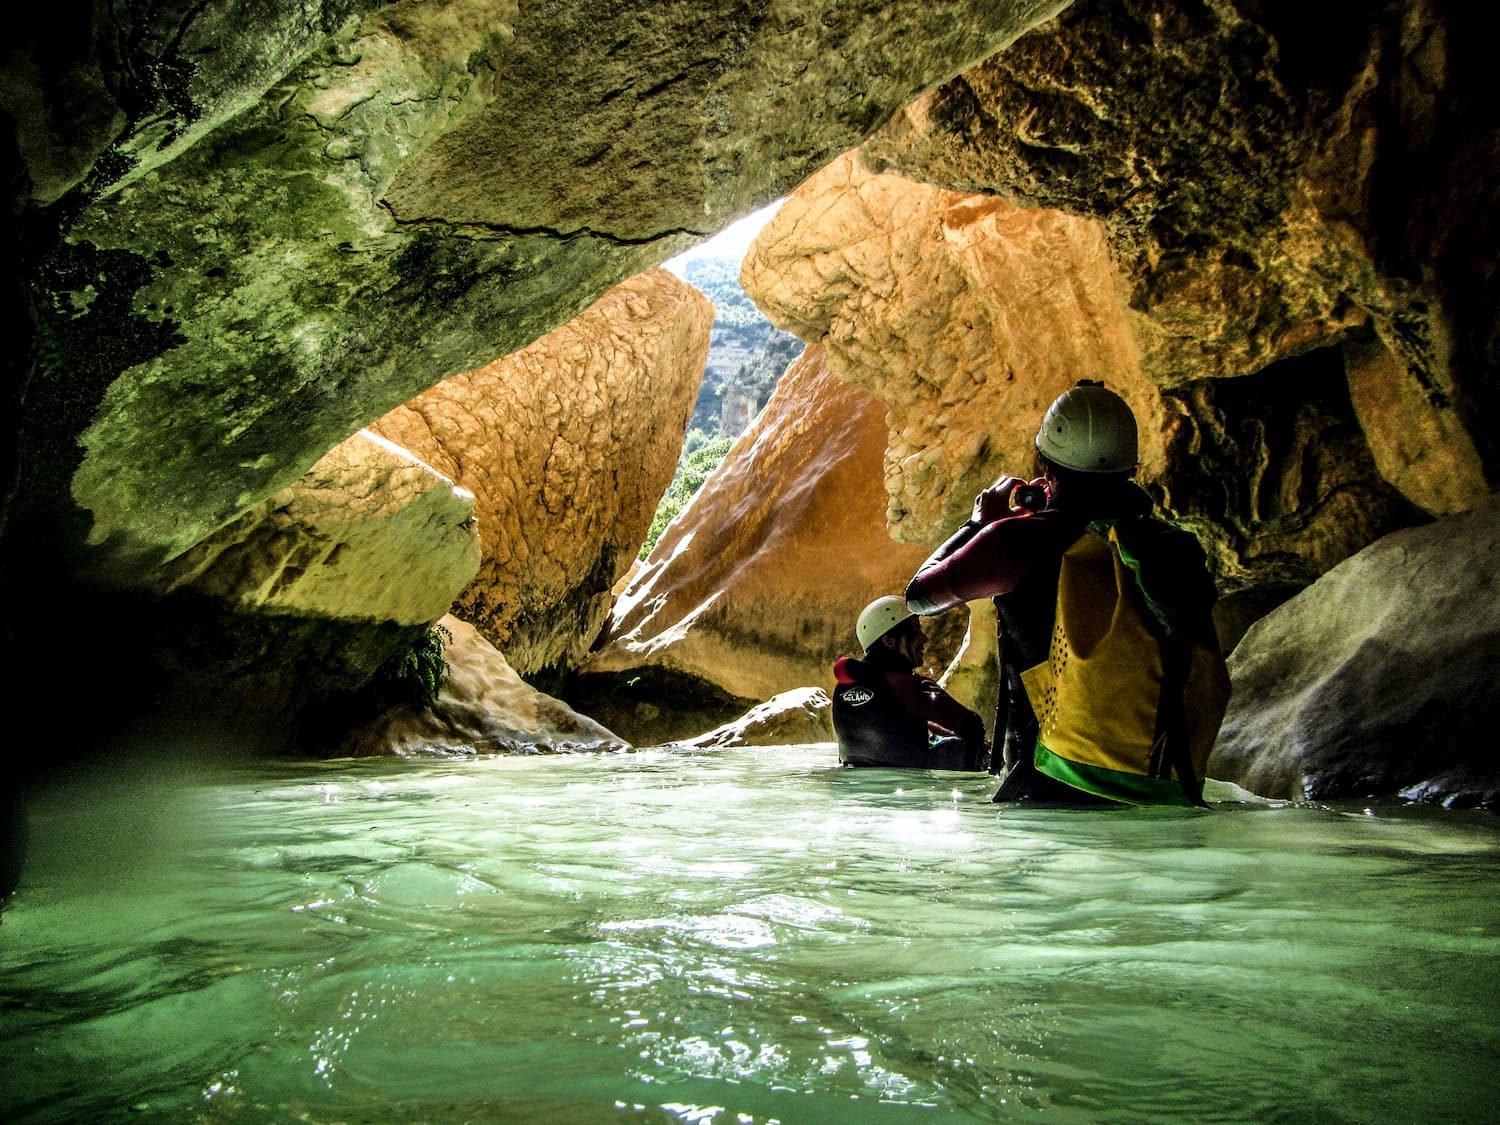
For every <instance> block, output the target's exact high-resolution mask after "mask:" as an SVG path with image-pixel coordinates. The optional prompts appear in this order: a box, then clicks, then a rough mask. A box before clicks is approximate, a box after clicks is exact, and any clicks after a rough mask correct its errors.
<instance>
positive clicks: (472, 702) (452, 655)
mask: <svg viewBox="0 0 1500 1125" xmlns="http://www.w3.org/2000/svg"><path fill="white" fill-rule="evenodd" d="M439 624H440V625H441V626H442V627H443V628H445V629H447V630H448V631H449V633H450V634H451V635H452V638H453V639H452V640H451V641H450V642H448V643H447V644H446V645H444V650H443V655H444V657H445V658H446V659H447V661H448V678H447V680H446V681H445V682H444V684H443V686H442V688H441V689H440V690H439V692H438V696H437V699H436V700H434V701H433V702H432V703H431V704H430V705H428V706H426V707H417V706H414V705H411V704H402V705H401V706H399V707H396V708H393V709H392V710H390V711H387V712H386V713H385V714H383V715H381V716H380V717H379V718H378V719H375V720H373V721H371V722H369V723H367V724H365V725H364V726H362V727H360V728H358V729H356V730H355V731H354V732H353V733H351V734H350V735H349V736H348V737H347V738H346V739H345V740H344V742H343V744H342V746H341V747H340V752H341V753H343V754H349V755H369V754H430V753H449V754H452V753H480V754H516V753H520V754H542V753H559V752H563V751H570V750H624V749H627V748H628V746H629V744H628V743H626V742H625V741H624V740H623V739H621V738H620V737H618V736H617V735H615V734H614V733H612V732H611V731H609V730H606V729H605V728H604V727H602V726H600V725H599V724H598V723H596V722H594V721H593V720H592V719H590V718H587V717H586V716H583V715H580V714H578V713H577V712H576V711H574V710H573V709H572V708H570V707H569V706H568V705H567V704H565V703H563V702H562V701H561V700H557V699H553V698H552V697H551V696H550V695H546V694H544V693H542V692H539V691H537V690H536V689H535V688H533V687H531V686H530V685H529V684H527V683H526V682H525V681H524V680H522V679H521V677H520V676H518V675H517V674H516V672H515V669H513V668H512V667H511V666H510V665H509V664H508V663H507V662H506V660H505V657H504V656H502V655H501V654H500V652H499V651H497V650H496V649H495V647H494V646H493V645H491V644H490V643H489V642H488V641H486V640H485V639H484V637H482V636H481V635H480V634H479V631H478V630H476V629H475V628H474V627H473V626H472V625H469V624H467V623H466V622H463V621H460V620H459V619H458V618H456V617H452V616H447V617H444V618H443V619H442V621H440V622H439Z"/></svg>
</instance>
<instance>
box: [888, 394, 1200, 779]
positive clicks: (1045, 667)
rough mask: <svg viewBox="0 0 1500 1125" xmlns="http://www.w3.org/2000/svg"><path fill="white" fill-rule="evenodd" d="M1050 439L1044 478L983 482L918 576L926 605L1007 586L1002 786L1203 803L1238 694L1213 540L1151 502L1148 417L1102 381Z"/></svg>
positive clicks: (1079, 399) (1064, 411) (990, 594)
mask: <svg viewBox="0 0 1500 1125" xmlns="http://www.w3.org/2000/svg"><path fill="white" fill-rule="evenodd" d="M1036 450H1037V468H1038V470H1039V476H1038V477H1037V479H1035V480H1032V481H1030V482H1027V481H1022V480H1020V479H1019V478H1016V477H1011V476H1006V477H1002V478H1001V479H1000V480H999V481H997V482H996V483H995V484H994V485H992V486H991V487H990V488H988V489H986V490H985V491H983V492H981V493H980V494H979V496H978V497H977V498H976V499H975V501H974V510H973V516H972V518H971V519H970V520H969V521H968V522H967V523H965V524H964V526H963V527H961V528H960V529H959V530H958V532H957V533H956V534H954V535H953V536H952V537H951V538H950V539H949V540H948V541H947V542H946V543H944V544H943V545H942V546H940V547H939V548H938V549H937V550H936V551H935V552H934V553H933V554H932V556H931V557H930V558H929V559H928V560H927V561H926V562H925V563H923V564H922V566H921V568H920V569H919V570H918V571H917V574H916V576H915V577H913V578H912V580H911V583H910V584H909V585H908V587H907V590H906V600H907V605H908V607H909V608H910V609H911V610H913V611H914V612H916V613H919V614H932V613H938V612H941V611H943V610H945V609H949V608H951V607H953V606H956V605H960V604H962V603H963V602H966V601H973V600H975V599H978V598H994V601H995V607H996V609H997V611H998V612H997V616H998V619H999V629H1000V700H999V708H998V714H997V716H996V724H995V740H996V743H997V746H999V747H1000V748H1001V753H1000V754H999V755H997V757H1000V758H1003V760H1004V764H1005V768H1006V775H1005V780H1004V782H1003V783H1002V785H1001V787H1000V791H999V792H998V793H996V794H995V800H997V801H1021V800H1025V801H1037V802H1049V803H1058V804H1093V803H1110V802H1120V801H1123V802H1128V803H1131V804H1201V803H1202V781H1201V779H1202V777H1203V766H1204V763H1205V761H1206V760H1207V757H1208V751H1209V748H1210V747H1211V746H1212V745H1213V740H1214V737H1215V735H1216V734H1217V733H1218V728H1219V723H1220V721H1221V720H1222V719H1223V716H1224V709H1225V706H1226V705H1227V703H1228V698H1229V681H1228V675H1227V673H1226V672H1225V669H1224V659H1223V656H1222V654H1221V652H1220V650H1219V645H1218V641H1217V638H1216V636H1215V633H1214V628H1213V620H1212V617H1211V611H1212V609H1213V605H1214V601H1215V590H1214V584H1213V579H1212V577H1211V576H1210V575H1209V573H1208V569H1207V566H1206V564H1205V560H1204V555H1203V551H1202V549H1201V548H1200V547H1199V545H1198V542H1197V540H1196V539H1195V538H1194V537H1193V536H1192V535H1191V534H1189V533H1188V532H1186V531H1183V530H1180V529H1178V528H1176V527H1174V526H1173V525H1172V524H1170V523H1168V522H1166V521H1164V520H1161V519H1157V518H1155V517H1154V516H1153V515H1152V504H1151V500H1150V498H1149V497H1148V496H1147V495H1146V493H1145V492H1143V491H1142V490H1141V489H1140V488H1139V487H1138V486H1137V485H1136V484H1135V483H1134V482H1133V481H1132V480H1131V476H1132V474H1133V472H1134V470H1135V466H1136V462H1137V442H1136V422H1135V417H1134V415H1133V414H1132V413H1131V410H1130V407H1129V406H1128V405H1127V404H1126V402H1125V401H1124V400H1123V399H1122V398H1120V397H1119V396H1118V395H1116V394H1115V393H1114V392H1112V391H1110V390H1108V389H1107V388H1105V387H1104V386H1102V385H1101V384H1099V383H1096V382H1092V381H1090V380H1082V381H1080V382H1079V384H1078V385H1077V386H1076V387H1074V388H1073V389H1072V390H1070V391H1068V392H1067V393H1065V394H1063V395H1062V396H1061V397H1059V398H1058V399H1057V400H1056V401H1055V402H1054V403H1053V404H1052V406H1051V407H1050V408H1049V409H1048V410H1047V413H1046V416H1045V417H1044V418H1043V419H1042V424H1041V427H1040V429H1039V430H1038V431H1037V436H1036ZM997 766H998V763H997ZM997 772H998V769H997Z"/></svg>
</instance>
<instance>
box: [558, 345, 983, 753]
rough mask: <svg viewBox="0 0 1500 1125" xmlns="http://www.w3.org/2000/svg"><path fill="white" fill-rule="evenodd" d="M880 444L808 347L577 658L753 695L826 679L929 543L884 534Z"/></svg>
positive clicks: (857, 403)
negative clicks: (584, 655) (589, 651)
mask: <svg viewBox="0 0 1500 1125" xmlns="http://www.w3.org/2000/svg"><path fill="white" fill-rule="evenodd" d="M885 440H886V423H885V408H884V406H883V404H882V403H880V401H879V400H877V399H875V398H873V397H872V396H871V395H869V394H868V393H867V392H865V391H863V390H861V389H860V388H858V387H855V386H852V385H850V384H848V383H845V382H843V381H842V380H840V379H838V378H836V377H835V376H834V375H833V374H832V373H831V372H830V371H829V370H828V367H827V364H826V362H825V353H824V351H823V350H822V349H821V348H818V347H810V348H808V349H807V351H806V352H805V353H804V354H803V355H802V356H801V357H800V358H799V359H798V360H796V361H795V362H794V363H793V364H792V366H791V367H790V368H789V369H788V370H787V373H786V374H785V375H784V376H783V377H782V379H781V381H780V383H779V384H778V385H777V388H776V391H775V393H774V394H773V395H772V396H771V399H770V401H769V402H768V403H767V404H766V407H765V409H764V410H763V411H762V412H761V414H760V416H759V418H758V419H757V420H756V422H755V424H754V425H753V426H752V427H751V428H750V429H749V430H748V431H746V432H745V433H744V434H742V435H741V436H740V438H739V440H738V441H737V442H736V443H735V444H734V446H733V447H732V448H731V449H730V451H729V453H728V455H727V456H726V457H725V458H724V461H723V462H722V463H721V464H720V466H719V468H718V469H717V470H716V471H715V472H714V473H713V474H712V475H710V476H709V478H708V480H706V481H705V482H704V484H703V487H702V488H701V489H700V490H699V491H698V493H697V494H696V495H695V496H694V497H693V499H692V501H691V502H690V503H689V504H688V506H687V507H686V508H684V509H683V510H682V512H681V513H680V514H679V515H678V516H677V518H676V519H675V520H674V521H673V522H672V523H671V524H670V525H669V526H668V527H667V529H666V531H665V532H664V533H663V535H662V537H661V539H660V540H658V542H657V544H656V547H655V549H654V550H653V551H652V553H651V555H650V556H649V557H648V558H647V559H646V561H645V564H644V565H643V566H642V567H641V569H640V571H639V573H638V574H637V575H636V577H635V579H634V580H633V581H632V582H631V584H630V586H629V587H628V588H627V589H626V590H625V592H624V594H622V595H621V597H620V601H619V603H618V605H617V606H616V607H615V613H614V616H613V618H612V620H611V639H610V641H609V643H608V644H607V645H606V646H605V647H604V648H603V649H601V650H600V651H599V652H597V653H595V654H594V655H593V656H591V657H590V658H589V660H588V661H587V663H586V664H585V665H584V670H585V671H586V672H589V673H613V674H615V675H616V676H617V677H618V676H625V677H629V676H635V675H639V674H641V673H642V671H644V670H653V669H656V670H668V671H671V672H673V673H677V674H680V675H682V676H685V677H689V678H692V679H695V680H699V681H705V682H707V683H709V684H712V685H715V686H716V687H717V688H718V689H719V690H720V691H722V692H725V693H728V695H729V696H731V697H733V698H735V699H738V700H745V701H749V702H751V703H753V702H755V701H757V700H766V699H770V698H771V697H772V696H775V695H777V694H779V693H781V692H784V691H788V690H791V689H793V688H798V687H802V686H805V685H808V684H831V683H832V670H831V669H832V664H833V661H834V660H835V659H836V658H837V657H839V656H842V655H848V654H850V653H851V652H853V651H854V650H855V648H856V645H855V642H854V621H855V619H856V617H857V616H858V614H859V611H860V610H861V609H863V608H864V607H865V605H867V604H868V603H869V602H870V601H872V600H874V599H875V598H876V597H879V596H880V595H882V594H890V593H897V592H899V591H900V590H902V589H904V588H905V585H906V582H907V580H908V579H909V578H910V577H911V575H912V574H913V573H914V572H915V570H916V568H917V566H918V565H920V564H921V562H922V561H923V559H924V558H925V557H926V555H927V552H926V550H925V549H923V548H920V547H916V546H912V545H909V544H906V545H903V544H897V543H893V542H891V540H890V539H889V538H888V536H887V534H886V525H885V492H884V489H883V488H882V487H881V475H882V468H881V465H882V459H883V454H884V450H885ZM960 628H961V626H960ZM936 647H937V646H934V648H936ZM740 710H743V707H741V708H740ZM698 729H699V730H702V729H703V728H702V727H699V728H698Z"/></svg>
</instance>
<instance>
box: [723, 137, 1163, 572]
mask: <svg viewBox="0 0 1500 1125" xmlns="http://www.w3.org/2000/svg"><path fill="white" fill-rule="evenodd" d="M741 284H742V285H743V287H744V288H745V291H746V292H747V293H749V294H750V295H751V296H752V297H753V298H754V300H755V301H756V303H757V304H758V305H759V306H760V307H761V308H762V309H763V310H764V311H765V312H766V314H767V316H769V317H770V318H771V320H772V322H773V323H775V324H776V325H777V326H778V327H780V328H784V329H786V330H787V331H790V332H793V333H795V334H796V335H798V336H800V337H802V338H803V339H804V340H807V341H810V342H812V343H816V344H818V345H820V347H821V348H823V349H824V351H825V352H826V355H827V365H828V368H829V370H830V371H831V372H832V373H834V374H835V375H837V376H838V377H839V378H841V379H845V380H847V381H849V382H850V383H853V384H855V385H856V386H860V387H863V388H865V389H866V390H868V391H870V392H871V393H872V394H873V395H875V396H876V397H877V398H878V399H880V400H881V401H882V402H883V403H884V404H885V405H886V407H887V408H888V410H889V425H888V429H889V437H888V444H887V450H886V454H885V458H884V469H883V473H882V475H883V479H884V485H885V490H886V492H887V494H888V502H887V509H886V519H887V522H888V524H889V528H890V533H891V536H892V537H893V538H895V539H898V540H901V541H903V542H909V543H921V544H929V545H930V544H935V543H937V542H940V541H941V540H942V539H944V538H946V537H947V535H948V534H950V533H951V532H952V531H953V529H954V528H955V527H957V526H958V525H959V524H961V523H963V522H964V520H965V519H967V518H968V516H969V511H970V507H971V504H972V502H973V498H974V495H975V494H976V493H977V492H979V491H980V490H981V489H983V488H984V487H986V486H987V485H989V484H991V483H993V482H994V480H995V479H996V478H997V477H999V476H1001V475H1002V474H1004V473H1007V472H1008V473H1012V474H1015V475H1021V476H1024V475H1029V471H1030V468H1031V464H1032V459H1033V456H1034V445H1033V439H1034V438H1035V436H1036V427H1037V423H1038V422H1039V421H1040V419H1041V416H1042V414H1043V412H1044V411H1045V410H1046V408H1047V406H1048V405H1049V404H1050V403H1051V402H1052V400H1053V399H1054V398H1056V397H1057V396H1058V395H1059V394H1061V393H1062V392H1063V391H1064V390H1066V389H1067V388H1069V387H1071V386H1072V385H1073V384H1074V382H1076V381H1077V380H1078V379H1079V378H1083V377H1090V378H1098V379H1103V380H1104V381H1105V382H1106V383H1107V384H1108V385H1109V386H1110V387H1111V388H1113V389H1114V390H1116V391H1118V392H1119V393H1120V394H1122V395H1124V396H1125V398H1126V399H1127V400H1128V401H1129V402H1130V403H1131V405H1132V407H1133V408H1134V409H1135V411H1136V414H1137V416H1138V418H1139V419H1140V420H1141V430H1142V435H1143V438H1142V446H1143V469H1142V472H1143V475H1144V476H1145V477H1146V478H1148V479H1150V478H1151V477H1153V476H1155V475H1157V474H1159V473H1160V471H1161V469H1162V465H1163V449H1164V444H1165V430H1166V425H1167V417H1166V414H1165V412H1164V410H1163V407H1162V404H1161V396H1160V394H1159V393H1158V391H1157V389H1156V388H1155V387H1154V386H1153V385H1152V384H1151V383H1150V382H1149V381H1148V380H1146V379H1145V378H1144V377H1143V376H1142V375H1141V373H1140V369H1139V364H1138V357H1137V349H1136V344H1135V340H1134V337H1133V336H1132V333H1131V327H1130V323H1129V321H1128V319H1127V316H1126V308H1125V301H1124V294H1123V292H1122V290H1121V288H1120V279H1119V278H1118V277H1117V276H1116V273H1115V271H1114V268H1113V266H1112V263H1111V261H1110V255H1109V247H1108V243H1107V242H1106V239H1105V232H1104V228H1103V227H1102V226H1101V225H1100V224H1098V223H1096V222H1092V221H1089V220H1084V219H1077V218H1072V217H1070V216H1067V215H1064V214H1062V213H1060V212H1057V211H1038V210H1030V211H1028V210H1022V209H1020V208H1017V207H1014V206H1012V205H1010V204H1008V203H1006V202H1005V201H1004V200H1002V199H999V198H997V197H995V196H989V195H979V194H964V193H960V192H954V191H948V190H945V189H942V188H938V187H933V186H931V185H929V184H925V183H918V182H916V181H914V180H910V179H907V178H905V177H902V176H897V175H890V174H880V173H876V172H873V171H871V170H870V169H869V168H868V167H866V166H865V165H864V163H863V162H862V161H861V160H860V158H859V157H858V155H857V154H855V153H847V154H845V155H844V156H842V157H840V158H839V159H838V160H836V161H834V162H833V163H832V164H830V165H829V166H828V167H827V168H825V169H824V170H823V171H821V172H819V173H818V174H816V175H815V176H813V177H811V178H810V179H809V180H808V181H807V182H806V183H804V184H803V185H802V186H801V187H799V188H798V189H797V191H795V192H794V193H793V194H792V196H791V197H790V198H789V199H788V200H787V202H786V203H785V204H783V206H782V208H781V210H780V211H778V212H777V214H776V216H775V218H773V219H772V220H771V222H770V223H769V224H768V225H767V226H766V227H765V228H764V229H763V230H762V231H761V234H760V236H759V237H758V238H757V239H756V241H755V243H754V244H753V245H752V246H751V249H750V253H749V254H748V255H747V256H746V258H745V262H744V266H743V267H742V270H741Z"/></svg>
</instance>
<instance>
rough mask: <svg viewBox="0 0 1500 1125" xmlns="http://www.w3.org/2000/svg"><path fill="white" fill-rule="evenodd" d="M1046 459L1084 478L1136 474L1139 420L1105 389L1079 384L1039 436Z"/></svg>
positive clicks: (1048, 416)
mask: <svg viewBox="0 0 1500 1125" xmlns="http://www.w3.org/2000/svg"><path fill="white" fill-rule="evenodd" d="M1036 447H1037V449H1038V450H1039V451H1040V452H1041V454H1042V456H1044V457H1046V458H1047V460H1049V461H1051V462H1052V463H1053V464H1054V465H1061V466H1062V467H1063V468H1064V469H1075V470H1077V471H1078V472H1080V473H1123V472H1129V471H1130V470H1131V469H1133V468H1135V463H1136V461H1137V460H1138V459H1139V458H1138V457H1137V455H1136V438H1135V415H1134V414H1132V413H1131V412H1130V407H1129V406H1128V405H1127V404H1126V402H1125V400H1124V399H1123V398H1121V397H1120V396H1119V395H1117V394H1115V392H1114V391H1111V390H1109V389H1108V388H1106V387H1105V386H1104V385H1103V384H1102V383H1096V382H1094V381H1093V380H1091V379H1080V380H1079V381H1078V385H1077V386H1076V387H1074V388H1073V389H1072V390H1071V391H1065V392H1064V393H1063V394H1061V395H1059V396H1058V399H1057V401H1056V402H1054V403H1053V404H1052V405H1051V406H1049V407H1048V408H1047V413H1046V416H1045V417H1043V418H1042V428H1041V429H1039V430H1038V431H1037V433H1036Z"/></svg>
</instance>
